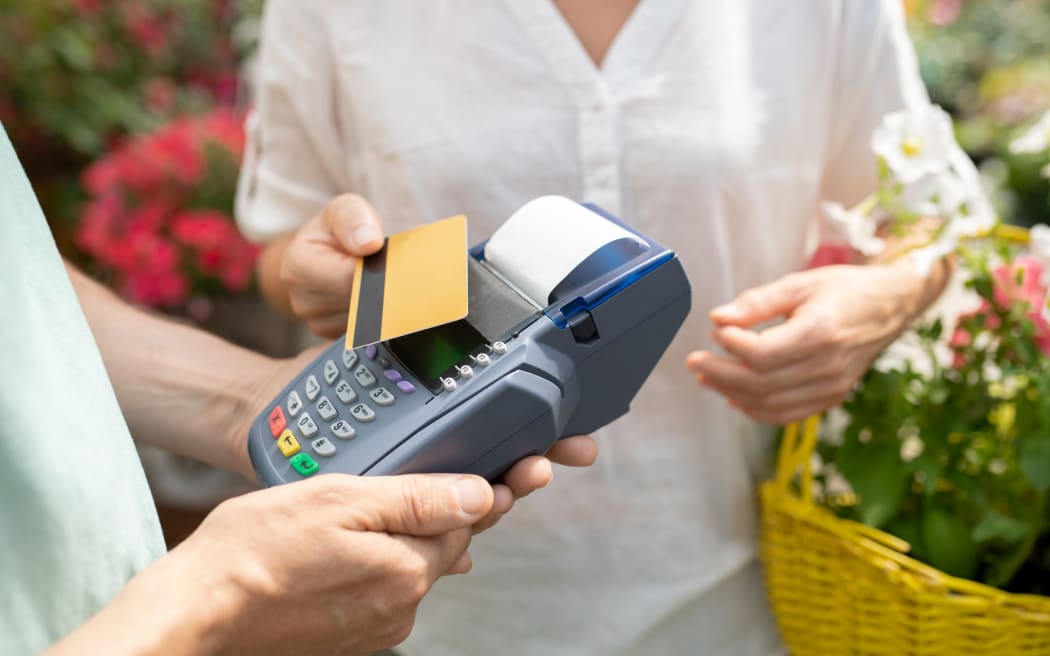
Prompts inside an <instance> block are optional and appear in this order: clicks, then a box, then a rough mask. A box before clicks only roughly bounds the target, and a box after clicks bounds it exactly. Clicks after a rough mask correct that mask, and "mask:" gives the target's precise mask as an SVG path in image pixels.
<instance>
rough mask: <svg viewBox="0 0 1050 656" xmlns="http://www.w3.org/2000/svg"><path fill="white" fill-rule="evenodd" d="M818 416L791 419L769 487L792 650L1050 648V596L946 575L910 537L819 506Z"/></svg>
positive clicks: (784, 621) (770, 523) (772, 552)
mask: <svg viewBox="0 0 1050 656" xmlns="http://www.w3.org/2000/svg"><path fill="white" fill-rule="evenodd" d="M818 424H819V422H818V419H817V418H816V417H811V418H810V419H808V420H806V422H805V423H804V424H803V426H802V428H801V436H800V430H799V425H798V424H793V425H791V426H788V427H787V429H786V431H785V434H784V438H783V441H782V443H781V447H780V455H779V459H778V461H777V472H776V476H775V478H774V479H773V480H771V481H768V482H767V483H765V484H764V485H763V486H762V488H761V500H762V537H761V557H762V560H763V562H764V564H765V577H766V587H767V590H768V594H769V599H770V603H771V605H772V607H773V612H774V614H775V615H776V617H777V622H778V623H779V625H780V631H781V634H782V636H783V638H784V642H785V644H786V645H787V646H788V649H789V650H790V652H791V654H793V655H794V656H808V655H810V654H812V655H813V656H835V655H837V654H842V655H850V656H858V655H861V654H863V655H865V656H882V655H884V654H885V655H886V656H933V655H938V656H940V655H943V656H947V655H949V654H951V655H953V656H954V655H957V654H961V655H964V656H984V655H985V654H989V655H991V654H994V655H996V656H1000V655H1001V656H1022V655H1023V656H1035V655H1036V654H1039V655H1041V656H1045V655H1047V654H1050V597H1041V596H1035V595H1019V594H1009V593H1006V592H1003V591H1001V590H997V589H995V588H992V587H989V586H986V585H981V584H979V583H974V582H972V581H966V580H963V579H958V578H955V577H952V576H948V575H947V574H944V573H942V572H939V571H938V570H935V569H933V568H932V567H929V566H928V565H924V564H922V563H920V562H919V561H917V560H914V559H913V558H909V557H908V556H906V555H905V553H906V552H907V551H908V548H909V547H908V543H907V542H904V541H903V540H900V539H898V538H896V537H894V536H892V535H890V534H888V533H885V532H883V531H880V530H877V529H873V528H871V527H869V526H865V525H864V524H860V523H857V522H853V521H849V520H845V519H840V518H839V517H836V516H835V515H834V514H833V513H832V512H831V511H829V510H827V509H826V508H822V507H820V506H817V505H815V504H814V503H813V498H812V487H813V486H812V482H813V476H812V471H811V470H810V456H811V455H812V453H813V449H814V448H815V447H816V444H817V429H818ZM796 476H798V478H799V480H798V482H797V484H796V483H795V478H796Z"/></svg>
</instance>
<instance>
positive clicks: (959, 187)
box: [901, 169, 967, 217]
mask: <svg viewBox="0 0 1050 656" xmlns="http://www.w3.org/2000/svg"><path fill="white" fill-rule="evenodd" d="M966 200H967V198H966V185H964V184H963V182H962V180H960V179H959V177H958V176H956V175H955V174H954V172H953V171H952V170H951V169H946V170H944V171H941V172H940V173H933V174H928V175H926V176H923V177H922V178H920V179H919V180H918V181H916V182H915V183H913V184H910V185H905V187H904V190H903V191H902V192H901V203H902V205H903V209H904V210H905V211H906V212H909V213H911V214H918V215H921V216H938V217H948V216H952V215H954V214H955V213H956V212H957V211H958V209H959V207H960V206H962V204H963V203H964V202H965V201H966Z"/></svg>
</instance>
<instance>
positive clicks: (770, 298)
mask: <svg viewBox="0 0 1050 656" xmlns="http://www.w3.org/2000/svg"><path fill="white" fill-rule="evenodd" d="M946 279H947V276H946V275H945V273H944V272H943V271H938V273H936V274H933V275H931V276H930V277H929V278H925V277H923V276H921V275H919V273H918V272H917V271H916V269H915V267H914V264H913V263H912V262H910V261H902V262H900V263H898V264H896V265H892V266H889V265H872V266H831V267H821V268H819V269H812V270H810V271H805V272H801V273H793V274H790V275H788V276H785V277H783V278H781V279H780V280H777V281H776V282H773V283H771V284H769V285H765V286H762V287H756V288H754V289H750V290H748V291H745V292H744V293H742V294H741V295H740V296H738V297H737V298H736V300H734V301H733V302H732V303H730V304H729V305H724V306H722V307H719V308H715V309H714V310H713V311H712V312H711V321H712V322H713V323H714V325H715V328H714V331H713V332H712V338H713V340H714V341H715V342H716V343H717V344H718V345H719V346H721V347H722V348H723V349H724V350H725V351H726V355H718V354H715V353H711V352H708V351H694V352H693V353H690V354H689V356H688V357H687V358H686V365H687V366H688V367H689V368H690V369H692V370H693V371H695V372H696V373H697V381H698V382H699V383H700V384H701V385H703V386H705V387H709V388H711V389H714V390H716V391H718V392H720V393H721V394H722V395H724V396H725V397H726V398H727V399H729V402H730V404H732V405H733V406H734V407H737V408H739V409H740V410H741V411H743V412H744V413H746V414H747V415H749V416H750V417H752V418H753V419H755V420H757V421H761V422H765V423H771V424H785V423H789V422H792V421H796V420H799V419H803V418H805V417H807V416H809V415H811V414H815V413H818V412H822V411H824V410H826V409H828V408H830V407H832V406H834V405H837V404H839V403H841V402H842V401H843V400H844V399H845V398H846V396H847V395H848V394H849V392H850V390H851V389H852V388H853V385H854V383H856V382H857V380H859V379H860V377H861V376H863V375H864V372H865V371H867V369H868V367H870V366H871V363H872V362H873V361H874V360H875V358H876V357H877V356H878V354H879V353H880V352H881V351H882V350H883V349H884V348H886V346H888V345H889V344H890V342H892V341H893V340H894V339H895V338H896V337H897V336H898V335H899V334H900V333H901V331H903V330H904V328H906V327H907V326H908V324H909V323H911V321H912V320H913V319H914V318H915V317H916V316H918V314H919V313H920V312H921V311H922V310H924V309H925V308H926V307H927V306H928V305H929V304H930V303H931V302H932V301H933V300H934V299H935V298H936V297H937V296H938V295H939V294H940V292H941V290H942V289H943V287H944V284H945V282H946ZM778 317H785V318H786V320H785V321H784V322H783V323H781V324H778V325H775V326H773V327H771V328H766V329H765V330H761V331H757V332H756V331H753V330H747V329H748V328H751V327H753V326H756V325H758V324H760V323H763V322H766V321H769V320H771V319H775V318H778Z"/></svg>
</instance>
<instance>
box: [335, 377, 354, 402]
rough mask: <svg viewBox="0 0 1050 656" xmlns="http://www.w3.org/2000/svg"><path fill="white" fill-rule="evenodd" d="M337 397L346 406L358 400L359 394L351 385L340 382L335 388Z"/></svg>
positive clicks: (343, 381)
mask: <svg viewBox="0 0 1050 656" xmlns="http://www.w3.org/2000/svg"><path fill="white" fill-rule="evenodd" d="M335 395H336V396H338V397H339V400H340V401H341V402H342V403H343V405H346V404H347V403H350V402H351V401H353V400H354V399H356V398H357V392H355V391H354V388H353V387H351V386H350V383H348V382H346V381H345V380H341V381H339V384H338V385H336V386H335Z"/></svg>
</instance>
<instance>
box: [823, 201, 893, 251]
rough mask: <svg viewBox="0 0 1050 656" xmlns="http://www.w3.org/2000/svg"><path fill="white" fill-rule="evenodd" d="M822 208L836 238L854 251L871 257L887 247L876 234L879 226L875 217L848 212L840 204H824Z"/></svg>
mask: <svg viewBox="0 0 1050 656" xmlns="http://www.w3.org/2000/svg"><path fill="white" fill-rule="evenodd" d="M821 207H822V209H823V210H824V215H825V216H826V217H827V219H828V225H830V226H831V227H832V229H833V230H834V231H835V237H836V238H837V239H838V240H840V241H842V242H845V243H847V244H849V245H850V247H852V248H853V249H854V250H856V251H859V252H861V253H863V254H864V255H868V256H871V255H878V254H879V253H881V252H882V251H883V249H884V248H885V247H886V244H885V242H883V241H882V239H879V238H878V237H877V236H876V234H875V233H876V231H877V230H878V227H879V226H878V222H877V221H876V220H875V219H874V217H870V216H866V215H864V214H861V213H860V212H853V211H850V210H847V209H846V208H845V207H843V206H842V205H839V204H838V203H824V204H823V205H822V206H821Z"/></svg>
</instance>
